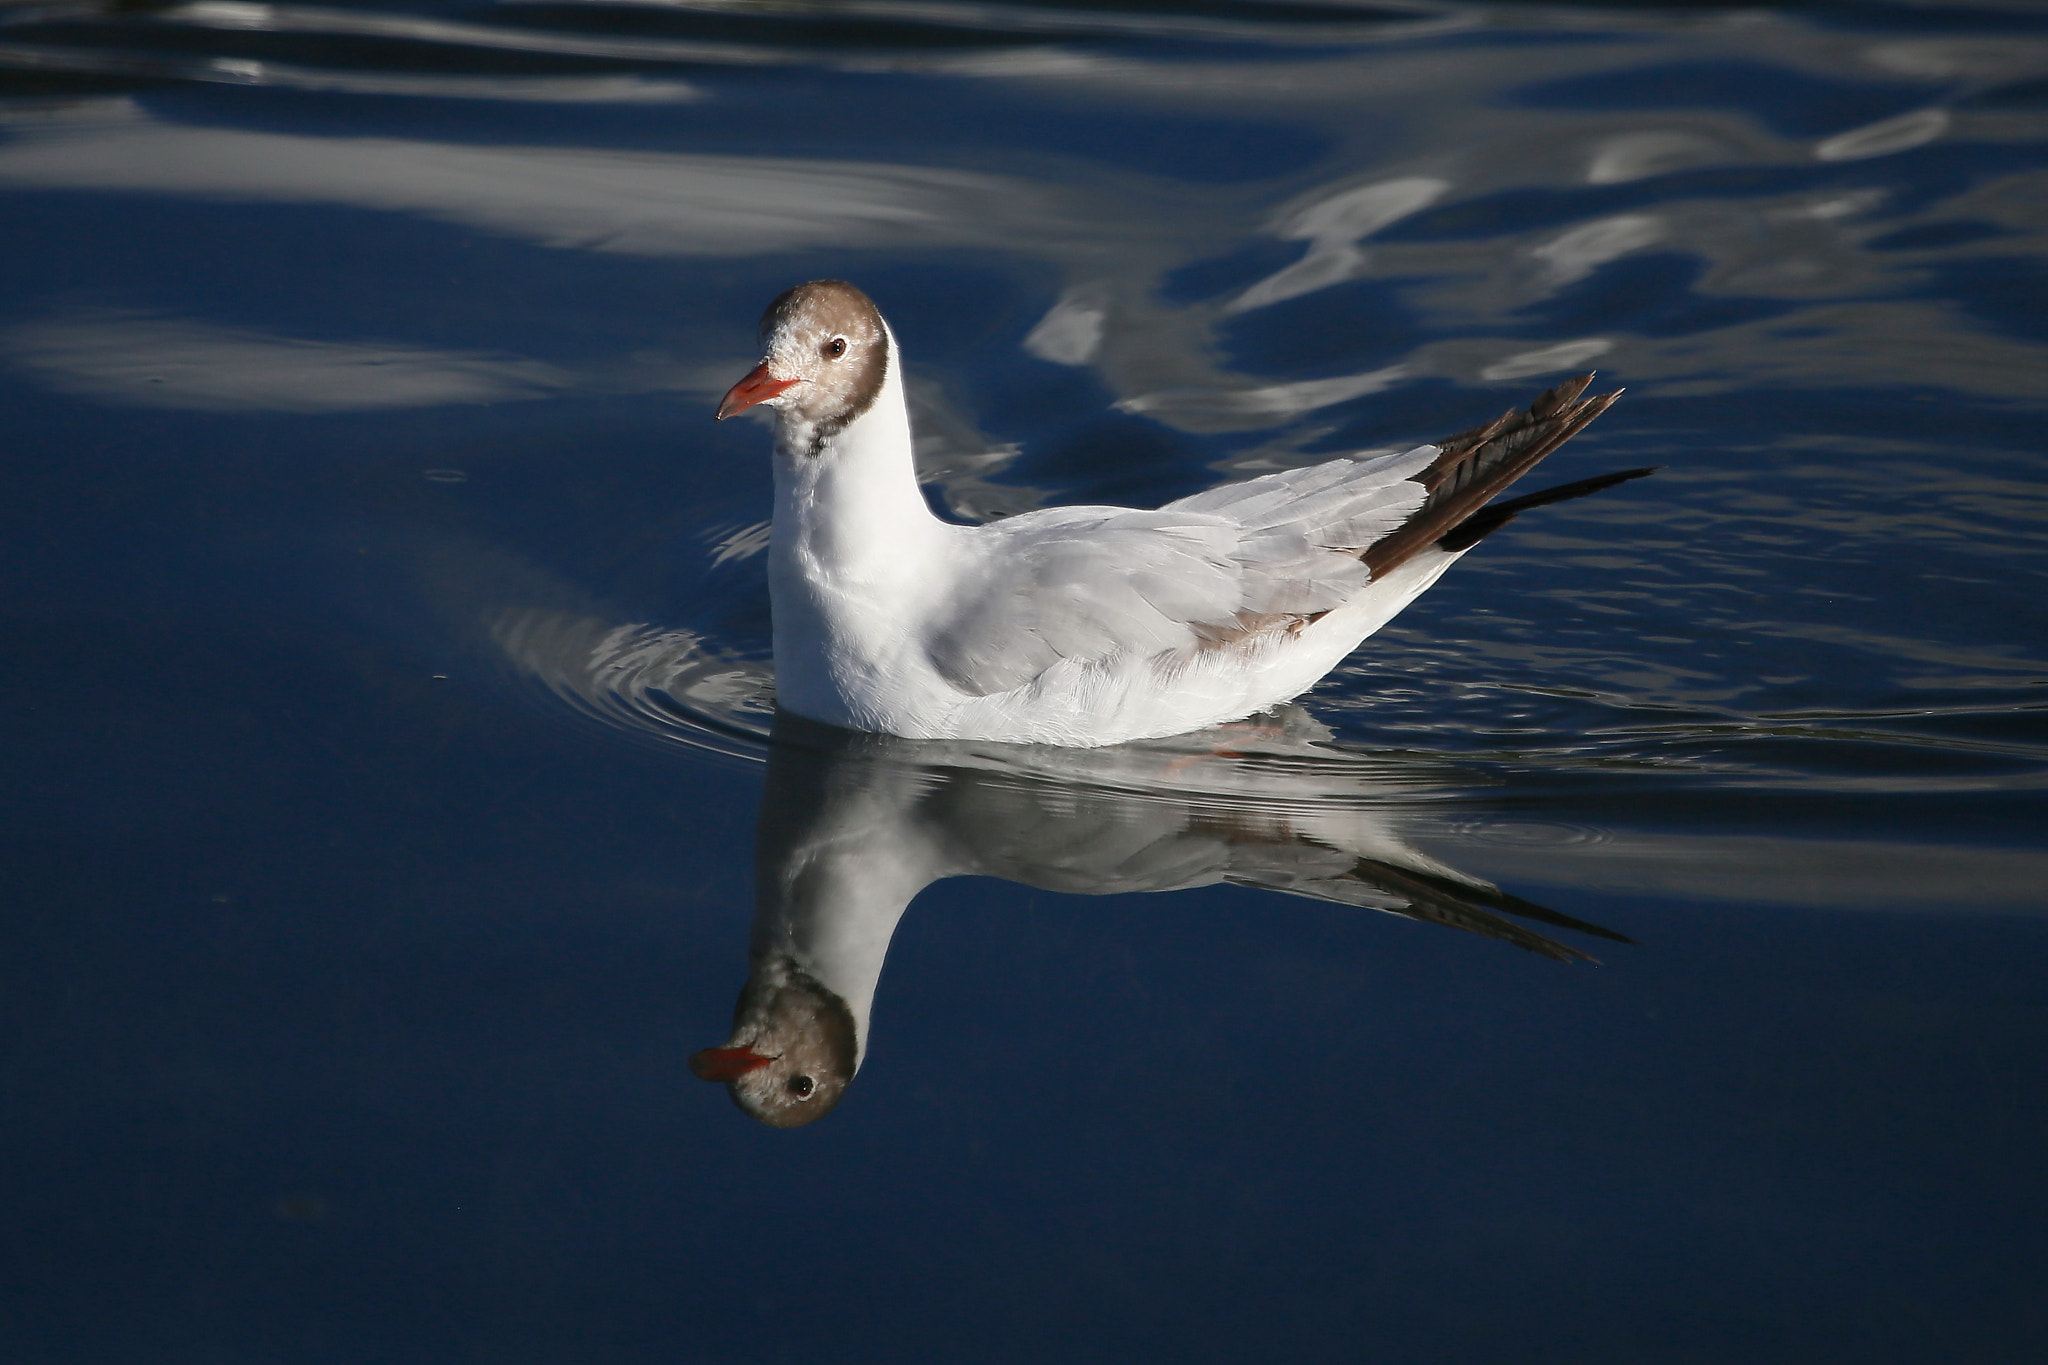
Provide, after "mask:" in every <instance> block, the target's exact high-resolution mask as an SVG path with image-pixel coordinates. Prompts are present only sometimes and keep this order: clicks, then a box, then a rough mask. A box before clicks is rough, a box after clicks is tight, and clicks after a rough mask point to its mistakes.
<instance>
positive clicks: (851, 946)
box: [752, 752, 958, 1067]
mask: <svg viewBox="0 0 2048 1365" xmlns="http://www.w3.org/2000/svg"><path fill="white" fill-rule="evenodd" d="M769 761H770V764H771V767H772V768H773V769H774V770H773V771H771V772H770V774H769V788H768V791H767V792H766V793H765V794H764V797H763V805H762V812H761V832H760V846H759V848H758V850H757V854H756V857H757V862H756V865H755V869H754V896H755V904H754V927H753V946H752V957H753V959H754V961H755V963H756V969H757V970H758V969H759V965H760V964H762V963H766V962H772V961H774V960H775V959H776V958H778V957H787V958H789V959H791V960H794V961H795V963H796V964H797V965H798V966H799V967H801V968H802V969H803V970H804V971H805V972H807V973H808V974H809V975H810V976H811V977H812V978H814V979H815V980H816V981H817V982H818V983H819V984H820V985H822V986H824V987H825V988H826V989H827V990H829V991H831V992H832V993H833V994H834V995H837V996H838V997H839V998H840V999H841V1000H843V1001H845V1002H846V1008H847V1010H848V1011H849V1012H850V1013H851V1014H852V1015H853V1021H854V1036H855V1038H856V1040H857V1049H858V1050H857V1052H856V1054H855V1063H854V1064H855V1066H856V1067H858V1065H859V1063H860V1059H862V1058H865V1057H866V1056H867V1048H868V1019H869V1016H870V1014H871V1013H872V1012H873V1010H874V1004H875V988H876V986H877V984H878V983H879V982H880V980H881V976H882V961H883V959H884V958H885V957H886V956H887V955H888V952H889V940H890V938H891V937H892V936H894V934H895V932H896V924H897V922H898V921H899V920H901V919H902V918H903V912H904V911H905V910H906V909H908V908H909V906H910V902H911V901H912V899H914V898H915V897H916V895H917V893H918V892H920V891H922V890H923V889H924V888H925V887H926V886H928V885H929V884H931V883H932V882H933V881H936V880H938V879H939V878H941V877H946V876H950V875H952V874H953V873H954V872H956V871H957V870H958V869H957V868H955V867H953V866H952V865H951V864H950V862H949V860H948V856H947V853H946V850H945V849H944V848H943V846H942V845H941V843H940V842H939V841H938V840H935V839H933V838H932V837H931V836H930V835H929V833H928V832H926V831H924V830H923V829H921V828H920V827H919V825H918V822H917V821H916V820H915V819H914V818H913V817H914V815H915V812H916V811H917V802H918V797H919V795H920V794H921V793H922V792H923V790H924V785H925V781H926V779H925V775H924V773H923V772H922V771H921V770H919V769H916V768H913V767H908V766H900V765H895V764H874V763H859V762H854V763H841V762H836V761H833V760H829V759H823V758H821V757H818V756H812V755H801V756H793V755H787V754H784V753H782V752H777V753H776V754H775V755H773V756H772V757H771V758H770V760H769ZM771 801H772V802H773V803H774V804H773V805H772V806H771V805H770V802H771Z"/></svg>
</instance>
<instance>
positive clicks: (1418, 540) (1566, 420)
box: [1365, 374, 1621, 578]
mask: <svg viewBox="0 0 2048 1365" xmlns="http://www.w3.org/2000/svg"><path fill="white" fill-rule="evenodd" d="M1592 382H1593V376H1592V375H1590V374H1582V375H1580V376H1579V377H1578V378H1576V379H1568V380H1566V381H1565V382H1564V383H1562V384H1559V385H1558V386H1557V387H1556V388H1554V389H1552V390H1551V391H1550V392H1548V393H1546V394H1544V395H1543V396H1542V397H1541V398H1538V399H1537V400H1536V401H1535V402H1533V403H1531V404H1530V405H1529V407H1528V409H1527V410H1526V411H1522V412H1516V411H1513V410H1512V409H1510V410H1509V411H1507V412H1504V413H1502V414H1501V415H1500V416H1499V417H1497V418H1495V419H1494V420H1493V421H1491V422H1488V423H1487V424H1486V425H1485V426H1481V427H1474V428H1472V430H1470V431H1466V432H1460V433H1459V434H1458V435H1456V436H1453V437H1450V438H1449V439H1448V440H1445V441H1442V442H1440V443H1439V444H1440V445H1441V446H1442V449H1443V453H1442V454H1441V455H1438V456H1437V457H1436V459H1435V460H1434V461H1432V462H1431V463H1430V466H1429V468H1427V469H1425V470H1423V471H1422V472H1421V473H1420V474H1417V475H1416V476H1415V482H1417V483H1419V484H1421V485H1422V486H1423V487H1424V488H1426V489H1428V490H1429V497H1428V499H1427V500H1426V501H1425V502H1424V503H1423V504H1422V506H1421V508H1420V509H1419V510H1418V511H1417V512H1416V513H1415V515H1414V516H1413V517H1410V518H1409V519H1408V521H1407V522H1406V523H1405V524H1404V525H1402V527H1401V528H1400V529H1399V530H1397V531H1395V532H1394V533H1393V534H1392V535H1389V536H1386V537H1383V538H1382V539H1381V540H1379V541H1378V542H1377V543H1375V544H1374V545H1373V546H1371V547H1370V548H1369V549H1367V550H1366V552H1365V563H1366V567H1367V568H1369V569H1371V570H1372V573H1373V577H1375V578H1378V577H1379V576H1380V575H1382V574H1384V573H1386V572H1387V571H1388V570H1389V569H1392V568H1394V567H1395V566H1397V565H1399V564H1400V563H1402V561H1404V560H1406V559H1408V558H1410V557H1411V556H1413V555H1414V554H1415V553H1416V552H1417V551H1419V550H1421V549H1422V548H1423V547H1424V546H1427V545H1433V544H1435V543H1436V542H1437V541H1439V540H1441V539H1443V538H1444V537H1445V536H1446V535H1448V534H1449V533H1450V532H1452V531H1453V530H1455V529H1456V528H1457V527H1458V526H1459V524H1460V523H1462V522H1464V521H1465V520H1466V519H1467V518H1468V517H1470V516H1471V515H1472V514H1473V513H1475V512H1477V511H1478V510H1479V509H1480V508H1482V507H1484V506H1485V505H1486V504H1487V503H1488V502H1490V501H1492V500H1493V498H1494V497H1495V496H1496V495H1497V494H1499V493H1500V492H1501V490H1503V489H1505V488H1506V487H1507V486H1508V485H1509V484H1511V483H1513V482H1514V481H1515V480H1517V479H1519V478H1521V477H1522V476H1523V475H1524V474H1526V473H1528V472H1529V471H1530V470H1532V469H1534V468H1535V467H1536V465H1537V463H1538V462H1539V461H1541V460H1542V459H1543V457H1544V456H1546V455H1548V454H1550V452H1551V451H1553V450H1556V449H1557V448H1558V447H1559V446H1561V445H1563V444H1564V443H1565V442H1566V441H1569V440H1570V439H1571V438H1572V437H1574V436H1576V435H1578V434H1579V433H1580V432H1581V431H1584V430H1585V429H1586V424H1587V423H1589V422H1591V421H1592V420H1593V419H1594V418H1595V417H1598V416H1599V415H1600V414H1601V413H1603V412H1605V411H1607V408H1608V406H1609V405H1610V404H1611V403H1613V402H1614V400H1615V399H1617V398H1619V397H1621V393H1620V391H1619V390H1616V391H1615V392H1613V393H1603V394H1598V395H1596V396H1594V397H1592V398H1581V397H1580V395H1581V394H1583V393H1584V392H1585V391H1586V386H1587V385H1588V384H1591V383H1592Z"/></svg>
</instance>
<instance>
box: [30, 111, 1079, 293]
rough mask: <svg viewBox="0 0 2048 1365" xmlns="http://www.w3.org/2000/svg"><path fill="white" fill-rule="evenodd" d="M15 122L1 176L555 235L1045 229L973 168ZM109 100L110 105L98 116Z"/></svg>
mask: <svg viewBox="0 0 2048 1365" xmlns="http://www.w3.org/2000/svg"><path fill="white" fill-rule="evenodd" d="M95 112H96V113H97V114H98V116H97V117H89V118H83V119H52V120H45V121H41V122H27V121H18V122H17V123H16V124H15V126H14V131H15V132H16V134H17V136H16V138H15V140H14V141H12V142H9V143H6V144H4V145H0V185H4V186H10V187H15V188H23V189H28V188H42V189H78V190H111V191H123V192H129V193H134V192H144V193H156V194H178V195H191V196H198V197H202V198H216V199H230V200H253V201H266V202H273V203H335V204H348V205H352V206H355V207H359V208H368V209H381V210H386V211H392V212H401V213H416V214H420V215H423V216H425V217H429V218H435V219H439V220H442V221H446V222H454V223H461V224H464V225H466V226H469V227H474V228H479V229H482V230H485V231H489V232H496V233H502V234H504V235H507V236H512V237H518V238H522V239H525V240H528V241H533V242H538V243H541V244H543V245H546V246H552V247H572V248H581V249H586V250H597V251H618V252H626V253H630V254H633V255H642V256H726V255H731V256H740V255H757V254H762V253H766V252H774V251H792V250H797V249H800V248H804V247H823V246H831V247H836V248H841V249H844V248H852V247H861V246H875V245H881V244H884V243H887V244H889V245H892V246H902V245H909V244H914V243H916V242H918V241H920V240H922V241H925V242H958V241H962V240H973V239H975V238H976V237H978V236H979V237H986V236H987V235H989V233H988V231H987V229H985V228H982V229H979V230H977V227H976V225H979V224H990V223H1002V224H1004V233H1005V235H1006V236H1008V235H1016V234H1021V233H1028V232H1031V231H1034V230H1036V231H1038V232H1040V233H1041V234H1042V233H1043V231H1044V229H1045V228H1046V226H1047V225H1048V224H1047V223H1046V221H1045V220H1046V217H1047V215H1046V213H1045V211H1044V209H1043V207H1042V206H1041V204H1040V202H1039V200H1038V198H1037V197H1036V196H1034V195H1033V194H1031V193H1029V192H1027V191H1026V190H1025V188H1024V187H1023V186H1022V185H1021V184H1019V183H1017V182H1012V181H1008V180H1003V179H999V178H997V177H994V176H987V175H979V174H975V173H973V172H968V171H954V170H941V169H928V168H925V167H916V166H898V165H889V164H882V163H872V162H850V161H799V160H775V159H772V158H765V157H721V156H697V155H687V154H683V153H677V152H625V151H612V150H604V149H594V148H588V147H550V146H524V147H521V146H514V147H506V146H490V145H468V144H463V143H451V142H426V141H416V140H412V139H406V138H389V137H360V138H347V137H305V136H299V135H294V134H284V133H254V132H244V131H240V130H237V129H232V128H218V127H204V126H186V125H180V124H173V123H164V122H158V121H156V120H154V119H151V118H149V117H147V116H145V115H143V114H141V113H140V112H139V111H138V110H136V109H135V108H134V107H133V106H131V105H121V104H116V105H111V106H108V105H102V106H98V107H97V110H96V111H95ZM109 113H111V115H112V116H111V117H109V116H108V114H109Z"/></svg>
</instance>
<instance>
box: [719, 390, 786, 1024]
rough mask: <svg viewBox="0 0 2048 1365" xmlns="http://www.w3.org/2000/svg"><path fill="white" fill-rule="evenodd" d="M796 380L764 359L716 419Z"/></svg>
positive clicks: (721, 407)
mask: <svg viewBox="0 0 2048 1365" xmlns="http://www.w3.org/2000/svg"><path fill="white" fill-rule="evenodd" d="M796 382H797V381H796V380H794V379H777V378H776V377H775V376H773V375H771V374H769V373H768V362H767V361H765V360H764V361H762V362H761V363H760V364H758V365H756V366H755V367H754V368H753V369H751V370H748V371H747V377H746V378H745V379H742V380H741V381H740V382H739V383H737V384H735V385H733V386H732V387H731V388H729V389H727V390H726V391H725V401H724V402H722V403H720V404H719V405H718V420H719V421H721V422H723V421H724V420H725V419H726V418H728V417H730V416H732V415H733V414H734V413H736V412H745V411H746V410H747V409H748V408H751V407H752V406H754V404H756V403H765V402H767V401H768V400H769V399H771V398H773V397H774V396H775V395H776V394H778V393H781V392H782V391H783V390H784V389H786V388H788V387H789V386H790V385H791V384H794V383H796ZM698 1055H699V1056H702V1055H703V1054H702V1053H699V1054H698Z"/></svg>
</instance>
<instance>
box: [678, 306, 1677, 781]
mask: <svg viewBox="0 0 2048 1365" xmlns="http://www.w3.org/2000/svg"><path fill="white" fill-rule="evenodd" d="M761 333H762V339H763V342H764V349H765V352H766V354H765V356H764V358H763V359H762V361H761V363H760V364H759V365H757V366H756V367H755V368H754V369H753V370H752V371H751V372H750V373H749V374H748V375H747V376H746V377H745V378H744V379H742V380H740V382H739V383H737V384H735V385H733V387H732V389H731V391H730V392H728V393H727V394H726V395H725V399H724V401H723V402H721V403H720V404H719V406H718V416H719V417H720V418H721V419H723V418H726V417H730V416H732V415H733V414H734V413H737V412H743V411H745V410H746V409H748V408H751V407H754V406H756V405H757V404H759V405H766V406H769V407H772V408H774V409H775V413H776V424H775V517H774V523H773V528H772V531H771V535H770V548H769V560H768V585H769V594H770V598H771V601H772V604H773V611H774V618H775V619H774V635H775V690H776V699H777V702H778V704H779V705H781V706H783V707H785V708H787V709H788V710H790V711H792V712H794V713H795V714H797V715H799V716H805V717H808V718H810V719H812V720H818V721H823V722H825V723H827V724H830V725H837V726H841V727H844V728H846V729H850V730H862V731H869V732H874V733H881V734H891V735H900V736H904V737H906V738H912V739H972V740H997V741H1012V742H1021V743H1041V744H1059V745H1069V746H1082V747H1092V746H1097V745H1104V744H1117V743H1122V742H1124V741H1126V740H1133V739H1148V738H1154V737H1159V736H1165V735H1174V734H1180V733H1183V732H1185V731H1189V730H1194V729H1199V728H1201V727H1203V726H1208V725H1214V724H1218V723H1220V722H1223V721H1228V720H1236V719H1239V718H1241V717H1244V716H1248V715H1252V714H1254V713H1255V712H1258V711H1262V710H1264V709H1266V708H1268V707H1270V706H1274V705H1276V704H1278V703H1280V702H1283V701H1286V700H1289V699H1290V698H1293V697H1296V696H1299V695H1300V694H1301V693H1303V692H1305V691H1307V690H1308V689H1309V688H1310V687H1312V686H1314V685H1315V683H1316V682H1317V681H1318V680H1319V679H1320V678H1322V676H1323V675H1324V674H1325V673H1328V672H1329V671H1330V670H1331V669H1332V668H1334V667H1336V666H1337V664H1338V663H1339V662H1340V661H1341V660H1342V659H1343V658H1344V656H1345V655H1347V654H1349V653H1350V652H1351V651H1352V650H1353V649H1355V648H1357V647H1358V644H1359V642H1360V641H1361V640H1363V639H1365V637H1366V636H1368V635H1370V634H1372V633H1373V632H1374V631H1375V630H1378V629H1379V628H1380V627H1381V626H1382V625H1385V624H1386V623H1387V621H1389V620H1391V619H1392V618H1393V616H1394V615H1395V614H1396V613H1397V612H1399V611H1400V610H1401V609H1402V608H1403V607H1405V606H1407V605H1408V604H1409V603H1410V602H1411V601H1413V600H1414V599H1415V597H1416V596H1417V595H1418V594H1419V593H1421V592H1422V591H1423V590H1424V589H1425V588H1427V587H1429V585H1430V584H1432V583H1434V582H1435V581H1436V580H1437V578H1438V576H1439V575H1441V574H1442V573H1443V571H1444V570H1445V569H1448V568H1449V567H1450V566H1451V565H1452V564H1453V563H1454V562H1456V560H1457V559H1458V557H1459V556H1460V555H1462V554H1464V553H1465V551H1467V550H1469V549H1471V548H1472V546H1473V545H1475V544H1477V543H1478V541H1479V540H1480V538H1481V537H1483V536H1485V535H1486V534H1487V533H1488V532H1489V531H1492V530H1493V529H1495V528H1496V527H1498V526H1500V525H1501V524H1502V523H1504V522H1506V521H1507V520H1508V519H1509V518H1510V517H1512V516H1514V515H1515V513H1516V512H1518V511H1521V510H1523V509H1525V508H1528V507H1532V506H1536V505H1538V504H1541V503H1546V502H1555V501H1559V500H1561V499H1564V498H1569V497H1578V496H1580V495H1583V494H1586V493H1591V492H1594V491H1596V490H1598V489H1601V488H1605V487H1608V486H1610V485H1612V484H1615V483H1619V482H1621V481H1622V480H1623V479H1629V478H1634V477H1637V476H1638V475H1641V474H1647V473H1649V472H1651V471H1649V470H1647V469H1631V470H1627V471H1624V472H1621V473H1616V474H1607V475H1601V476H1599V477H1596V478H1592V479H1583V480H1580V481H1579V482H1577V483H1572V484H1566V485H1564V486H1563V487H1560V488H1553V489H1548V490H1545V491H1544V492H1541V493H1536V494H1532V495H1529V496H1527V497H1523V498H1517V499H1514V500H1512V501H1509V502H1504V503H1498V504H1495V505H1493V506H1491V507H1489V506H1487V503H1488V502H1490V501H1491V500H1492V499H1493V498H1494V497H1495V496H1496V495H1497V494H1499V493H1500V492H1501V491H1502V490H1503V489H1505V488H1506V487H1507V486H1508V485H1509V484H1511V483H1513V482H1514V481H1515V480H1517V479H1519V478H1521V477H1522V475H1524V474H1526V473H1528V472H1529V470H1530V469H1532V468H1534V467H1535V465H1536V463H1537V462H1538V461H1540V460H1541V459H1542V458H1543V457H1544V456H1546V455H1548V454H1549V453H1550V452H1551V451H1553V450H1555V449H1557V448H1558V447H1559V446H1560V445H1562V444H1564V443H1565V442H1566V441H1567V440H1569V439H1571V437H1572V436H1574V435H1575V434H1577V433H1578V432H1579V431H1580V430H1582V429H1583V428H1584V427H1585V425H1586V424H1587V423H1588V422H1591V421H1592V420H1593V419H1594V418H1595V417H1597V416H1599V415H1600V414H1601V413H1602V412H1603V411H1605V410H1606V408H1607V406H1608V404H1610V403H1612V402H1613V401H1614V399H1615V397H1616V396H1617V395H1616V394H1603V395H1600V396H1597V397H1593V398H1585V397H1582V395H1583V394H1584V392H1585V389H1586V386H1587V384H1588V383H1589V382H1590V381H1591V378H1592V376H1591V375H1586V376H1583V377H1581V378H1579V379H1575V380H1572V381H1570V382H1568V383H1565V384H1561V385H1559V386H1558V387H1557V388H1555V389H1552V390H1551V391H1550V392H1549V393H1546V394H1544V395H1543V396H1542V397H1541V398H1539V399H1537V400H1536V401H1535V403H1533V404H1531V405H1530V407H1529V408H1528V410H1527V411H1525V412H1510V413H1507V414H1506V415H1504V416H1502V417H1501V418H1499V419H1498V420H1496V421H1494V422H1491V423H1489V424H1487V425H1486V426H1483V427H1479V428H1476V429H1474V430H1472V431H1468V432H1465V433H1463V434H1462V435H1459V436H1454V437H1452V438H1450V439H1449V440H1446V441H1444V442H1442V443H1441V444H1439V445H1425V446H1417V447H1416V448H1415V449H1413V450H1410V451H1407V452H1405V453H1403V454H1398V455H1383V456H1379V457H1376V458H1372V459H1361V460H1350V459H1339V460H1330V461H1328V462H1326V463H1324V464H1318V465H1311V466H1309V467H1308V468H1305V469H1290V470H1284V471H1282V472H1280V473H1277V474H1267V475H1263V476H1261V477H1259V478H1256V479H1249V480H1246V481H1245V482H1242V483H1233V484H1225V485H1223V486H1222V487H1220V488H1212V489H1210V490H1208V491H1207V492H1205V493H1197V494H1195V495H1194V496H1193V497H1188V498H1181V499H1179V500H1177V501H1175V502H1170V503H1168V504H1167V505H1166V506H1164V507H1161V508H1158V509H1157V510H1153V511H1143V510H1139V509H1136V508H1128V507H1048V508H1044V509H1041V510H1039V511H1035V512H1027V513H1025V514H1023V515H1021V516H1016V517H1011V518H1009V519H1008V520H1005V521H999V522H995V523H993V524H990V525H986V526H956V525H952V524H950V523H947V522H944V521H941V520H939V518H937V517H935V516H933V515H932V513H931V510H930V509H929V508H928V507H927V506H926V505H925V501H924V495H923V494H922V493H921V492H920V491H919V489H918V484H917V474H916V470H915V468H914V466H913V463H912V457H911V444H910V416H909V412H908V409H907V408H906V407H905V405H904V400H903V366H902V360H901V356H900V355H899V353H898V351H897V347H896V339H895V337H894V335H893V334H892V333H891V332H890V330H889V325H888V323H886V322H884V321H883V320H882V315H881V313H880V312H879V311H877V309H876V308H875V305H874V303H873V302H872V301H871V300H870V299H869V298H868V296H867V295H866V294H863V293H862V292H861V291H860V290H858V289H856V288H854V287H853V286H852V285H850V284H846V283H844V282H843V281H839V280H814V281H812V282H811V283H809V284H801V285H798V286H797V287H796V288H794V289H792V290H790V291H789V292H787V293H785V294H783V295H782V296H781V297H780V298H778V299H776V300H775V301H774V302H773V303H772V304H770V305H769V306H768V311H767V313H766V314H765V315H764V316H763V318H762V320H761Z"/></svg>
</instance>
